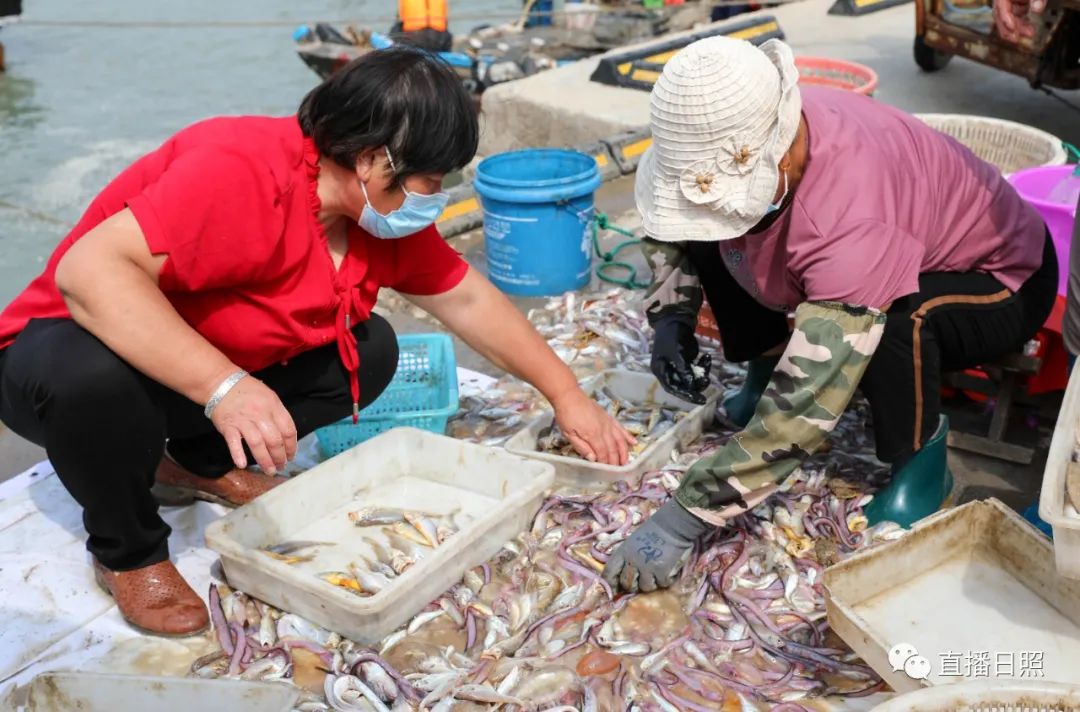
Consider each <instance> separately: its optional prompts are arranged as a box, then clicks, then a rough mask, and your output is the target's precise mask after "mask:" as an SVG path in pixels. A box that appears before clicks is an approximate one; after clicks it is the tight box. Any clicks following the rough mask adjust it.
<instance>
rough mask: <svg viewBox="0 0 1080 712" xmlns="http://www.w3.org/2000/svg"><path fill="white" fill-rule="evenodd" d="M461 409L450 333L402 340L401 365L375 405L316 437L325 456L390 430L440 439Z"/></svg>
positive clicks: (323, 430) (415, 336) (400, 337)
mask: <svg viewBox="0 0 1080 712" xmlns="http://www.w3.org/2000/svg"><path fill="white" fill-rule="evenodd" d="M457 410H458V380H457V361H456V359H455V358H454V342H453V340H452V339H451V338H450V336H449V335H447V334H403V335H401V336H398V366H397V372H396V373H395V374H394V380H392V381H391V382H390V385H389V386H387V388H386V390H385V391H383V393H382V395H380V396H379V397H378V398H377V399H375V402H373V403H372V404H371V405H369V406H368V407H367V408H364V409H363V410H362V411H360V422H359V423H355V424H354V423H353V422H352V416H349V417H347V418H345V419H344V420H341V421H339V422H337V423H334V424H333V425H328V426H326V427H325V428H319V429H318V430H316V431H315V437H316V439H317V440H318V442H319V450H320V451H321V452H322V454H323V456H324V457H332V456H334V455H337V454H339V453H342V452H345V451H346V450H348V449H349V448H351V447H354V446H356V445H359V444H360V443H362V442H364V441H365V440H370V439H371V438H373V437H375V436H376V435H378V434H379V433H383V432H386V431H387V430H390V429H391V428H397V427H402V426H409V427H412V428H420V429H422V430H429V431H431V432H433V433H439V434H440V435H441V434H443V433H444V432H446V421H447V420H449V419H450V416H452V415H453V414H454V413H456V412H457Z"/></svg>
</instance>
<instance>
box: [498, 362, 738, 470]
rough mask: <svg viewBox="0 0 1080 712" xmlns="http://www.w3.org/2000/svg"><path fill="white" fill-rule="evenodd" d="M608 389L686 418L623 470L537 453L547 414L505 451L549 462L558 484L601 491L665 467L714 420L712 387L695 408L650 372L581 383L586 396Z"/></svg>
mask: <svg viewBox="0 0 1080 712" xmlns="http://www.w3.org/2000/svg"><path fill="white" fill-rule="evenodd" d="M604 386H607V387H608V388H609V389H610V391H611V392H612V393H614V394H615V395H616V396H618V397H619V398H621V399H623V400H626V401H629V402H631V403H649V402H652V403H658V404H660V405H663V406H667V407H672V408H678V409H679V410H682V411H685V412H687V413H688V415H687V416H686V417H685V418H683V419H682V420H680V421H679V422H678V423H676V424H675V426H674V427H673V428H671V429H670V430H668V431H667V432H666V433H664V434H663V435H661V436H660V437H659V438H657V439H656V441H655V442H653V443H651V444H650V445H649V447H647V448H645V450H644V451H642V452H641V453H640V454H639V455H638V456H637V457H636V458H634V459H633V460H631V461H630V462H629V463H627V464H626V465H623V466H621V467H618V466H615V465H604V464H600V463H595V462H589V461H588V460H583V459H580V458H575V457H563V456H561V455H553V454H549V453H543V452H538V451H537V450H536V441H537V438H538V437H539V435H540V432H541V431H542V430H543V429H544V428H546V427H548V426H549V425H551V421H552V419H553V418H554V415H553V414H552V413H545V414H544V415H541V416H540V417H538V418H537V419H536V420H534V421H533V422H532V423H530V424H529V425H528V427H526V428H523V429H522V430H521V431H520V432H519V433H518V434H517V435H515V436H514V437H512V438H510V440H508V441H507V442H506V449H507V450H508V451H509V452H512V453H514V454H515V455H521V456H522V457H529V458H534V459H537V460H542V461H544V462H550V463H551V464H552V465H554V466H555V478H556V480H557V481H558V482H559V484H563V485H572V486H576V487H586V488H589V487H603V486H607V485H609V484H611V483H612V482H618V481H620V480H628V479H633V478H635V477H638V476H640V475H641V474H642V473H644V472H648V471H649V470H655V469H657V468H659V467H661V466H663V465H664V464H665V463H666V462H667V461H668V458H669V457H670V455H671V452H672V451H673V450H675V448H677V447H678V448H684V447H686V446H687V445H689V444H690V443H691V442H693V441H694V440H696V439H697V438H698V436H700V435H701V431H702V430H704V429H705V427H706V426H708V425H710V424H711V423H712V421H713V419H714V418H715V416H716V402H717V400H719V398H720V391H719V389H717V388H716V387H715V386H710V387H709V389H708V390H707V391H706V392H705V397H706V401H705V404H704V405H699V406H695V405H694V404H693V403H688V402H686V401H684V400H682V399H681V398H676V397H675V396H673V395H671V394H669V393H668V392H667V391H665V390H664V389H663V388H662V387H661V386H660V382H659V381H657V380H656V379H655V378H654V377H653V376H652V375H651V374H648V373H637V372H633V371H621V370H618V369H612V370H608V371H604V372H603V373H601V374H599V375H598V376H597V377H596V378H595V379H592V380H590V381H588V382H586V383H585V384H584V385H583V388H584V389H585V392H586V393H590V394H592V393H595V392H596V391H598V390H600V389H601V388H603V387H604Z"/></svg>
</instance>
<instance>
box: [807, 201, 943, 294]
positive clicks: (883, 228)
mask: <svg viewBox="0 0 1080 712" xmlns="http://www.w3.org/2000/svg"><path fill="white" fill-rule="evenodd" d="M923 250H924V248H923V245H922V243H921V242H919V241H918V240H916V239H915V238H914V237H912V236H911V235H909V234H908V233H907V232H905V231H904V230H901V229H899V228H897V227H895V226H892V225H886V224H884V223H881V222H879V221H876V220H861V221H858V222H852V223H849V224H841V225H838V226H836V227H835V228H833V229H832V230H830V231H829V234H828V235H822V236H820V237H819V238H818V239H817V240H814V241H811V243H809V244H806V245H804V249H802V250H800V251H799V253H798V254H796V255H793V259H792V261H791V265H790V268H791V271H792V273H793V274H794V275H796V277H797V278H798V279H799V280H800V282H801V283H802V289H803V291H804V292H805V294H806V300H807V301H829V302H842V303H844V304H856V305H859V306H864V307H873V308H875V309H877V308H881V307H883V306H885V305H887V304H889V303H891V302H893V301H894V300H896V299H899V298H900V297H903V296H906V295H908V294H913V293H915V292H917V291H919V270H920V267H921V266H922V260H923Z"/></svg>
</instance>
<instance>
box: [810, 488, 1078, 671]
mask: <svg viewBox="0 0 1080 712" xmlns="http://www.w3.org/2000/svg"><path fill="white" fill-rule="evenodd" d="M823 583H824V587H825V608H826V612H827V615H828V619H829V625H830V626H831V627H832V629H833V630H834V631H836V633H837V635H839V636H840V637H841V638H843V639H844V641H845V642H847V644H848V645H850V646H851V648H852V649H853V650H854V651H855V652H856V653H858V654H859V656H860V657H862V659H863V660H865V661H866V663H867V664H868V665H869V666H870V667H872V668H873V669H874V670H875V671H876V672H877V673H878V674H879V675H881V677H882V678H883V679H884V680H885V682H887V683H888V684H889V686H890V687H892V688H893V689H894V690H896V691H897V692H910V691H914V690H917V689H920V688H922V687H928V686H935V685H943V684H948V683H950V682H957V681H959V680H961V679H962V678H959V677H956V676H954V675H955V671H954V670H952V669H951V667H952V666H951V664H950V665H949V666H948V669H947V667H946V661H947V660H949V659H951V656H952V655H960V656H962V655H964V654H965V653H967V654H969V655H970V654H976V653H980V652H982V651H986V652H987V653H988V654H989V655H990V656H991V663H992V666H991V668H990V674H994V673H1007V672H1009V669H1008V668H1006V667H1003V666H1001V665H999V663H1000V661H1001V660H1005V661H1008V659H1009V658H1008V657H1007V656H1009V655H1012V656H1013V657H1012V662H1013V667H1012V673H1013V674H1012V675H1008V674H1005V675H1003V677H1013V678H1019V677H1021V676H1022V675H1023V674H1024V673H1023V670H1024V668H1023V667H1022V663H1023V658H1022V657H1021V653H1030V652H1037V653H1041V654H1042V670H1041V673H1042V675H1041V677H1042V679H1045V680H1046V681H1052V682H1063V683H1080V582H1078V581H1073V580H1070V579H1067V578H1063V577H1061V576H1059V575H1058V573H1057V571H1056V570H1055V567H1054V552H1053V549H1052V547H1051V546H1050V541H1049V540H1048V539H1047V538H1046V537H1045V536H1043V535H1042V534H1041V533H1040V532H1039V531H1038V530H1037V529H1035V528H1034V527H1032V526H1031V525H1030V524H1028V523H1027V522H1026V521H1025V520H1024V519H1023V518H1022V517H1020V516H1019V515H1018V514H1016V513H1015V512H1013V511H1012V510H1011V509H1009V508H1008V507H1006V506H1005V505H1004V504H1002V503H1001V502H999V501H998V500H996V499H989V500H984V501H977V502H969V503H968V504H965V505H963V506H961V507H957V508H956V509H951V510H946V511H943V512H938V513H936V514H934V515H931V516H929V517H927V518H925V519H923V520H920V521H919V522H917V523H916V524H915V526H914V527H912V529H911V531H910V532H908V533H907V534H905V535H904V536H902V537H901V538H899V539H897V540H895V541H891V542H888V543H885V544H882V545H880V546H877V547H874V548H872V549H868V550H866V551H863V552H859V553H857V554H855V555H854V556H852V557H851V558H849V559H846V560H845V561H842V562H840V563H839V564H836V565H834V566H831V567H829V568H828V569H827V570H826V571H825V575H824V578H823ZM901 643H906V644H909V645H911V646H913V647H914V648H915V650H916V651H917V652H918V654H919V655H922V656H923V657H925V658H926V659H927V660H929V661H930V664H931V669H930V674H929V676H928V677H927V678H926V679H925V680H916V679H912V678H911V677H909V676H908V675H907V673H905V672H904V670H902V669H901V670H894V669H893V666H892V665H891V664H890V662H889V650H890V649H892V648H893V646H896V645H898V644H901ZM999 655H1000V656H1001V658H999V657H998V656H999ZM1030 660H1031V659H1030V658H1029V666H1028V670H1029V674H1030V675H1034V674H1036V673H1033V672H1030V671H1031V670H1033V668H1034V664H1033V663H1030ZM961 669H962V668H961Z"/></svg>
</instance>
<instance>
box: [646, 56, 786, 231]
mask: <svg viewBox="0 0 1080 712" xmlns="http://www.w3.org/2000/svg"><path fill="white" fill-rule="evenodd" d="M798 81H799V71H798V70H797V69H796V68H795V58H794V56H793V55H792V53H791V48H790V47H788V46H787V45H786V44H784V43H783V42H781V41H779V40H769V41H768V42H765V43H764V44H762V45H761V47H760V48H759V47H756V46H754V45H753V44H751V43H749V42H746V41H745V40H735V39H731V38H728V37H709V38H707V39H703V40H699V41H697V42H695V43H693V44H691V45H689V46H687V47H686V48H685V49H683V50H682V51H680V52H679V53H678V54H676V55H675V56H674V57H672V58H671V59H670V60H668V62H667V64H666V66H665V67H664V72H663V74H662V75H661V76H660V78H659V80H657V82H656V85H655V86H654V87H653V91H652V98H651V102H650V103H651V112H650V125H651V128H652V137H653V143H652V146H651V147H650V148H649V150H648V151H646V153H645V155H644V156H642V159H641V162H640V164H639V165H638V170H637V178H636V180H635V183H634V199H635V202H636V203H637V208H638V211H639V212H640V213H641V217H642V222H643V224H644V228H645V233H646V234H647V235H649V236H650V237H652V238H654V239H657V240H663V241H667V242H673V241H681V240H714V241H715V240H729V239H731V238H734V237H740V236H741V235H744V234H746V232H747V231H748V230H749V229H750V228H752V227H753V226H754V225H756V224H757V223H758V222H760V221H761V219H762V218H763V217H764V216H765V213H766V211H767V210H768V207H769V204H770V203H771V202H772V201H773V200H774V199H775V197H776V191H777V188H778V186H779V185H780V180H781V171H780V169H779V168H778V167H777V163H779V162H780V159H781V158H782V157H783V155H784V153H786V152H787V150H788V149H789V148H790V147H791V144H792V143H793V142H794V140H795V134H796V132H797V131H798V128H799V118H800V116H801V113H802V98H801V96H800V95H799V87H798Z"/></svg>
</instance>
